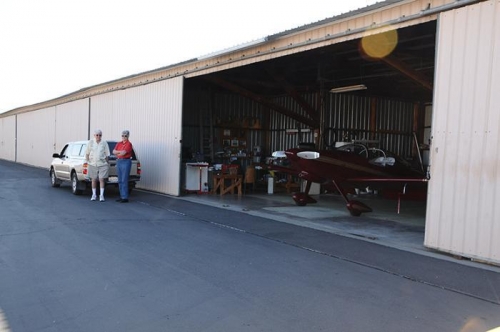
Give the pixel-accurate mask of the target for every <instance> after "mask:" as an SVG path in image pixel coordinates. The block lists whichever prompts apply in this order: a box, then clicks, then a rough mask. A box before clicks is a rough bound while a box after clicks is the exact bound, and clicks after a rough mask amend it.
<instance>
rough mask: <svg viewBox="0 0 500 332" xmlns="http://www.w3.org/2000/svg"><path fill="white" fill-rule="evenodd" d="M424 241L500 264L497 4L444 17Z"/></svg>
mask: <svg viewBox="0 0 500 332" xmlns="http://www.w3.org/2000/svg"><path fill="white" fill-rule="evenodd" d="M438 32H439V33H438V36H439V37H438V45H437V47H438V48H437V51H438V52H437V65H436V68H437V71H436V79H435V103H434V110H433V124H432V135H433V141H432V146H431V160H430V161H431V176H432V178H431V181H430V183H429V194H428V195H429V199H428V204H427V220H426V223H427V224H426V232H425V242H424V243H425V245H426V246H427V247H430V248H435V249H438V250H441V251H446V252H450V253H454V254H457V255H462V256H466V257H471V258H478V259H481V260H485V261H490V262H494V263H500V241H499V240H498V239H500V204H498V202H499V197H500V111H499V108H498V106H499V105H500V94H499V93H498V91H500V38H499V36H500V5H499V3H498V1H486V2H483V3H480V4H477V5H474V6H469V7H464V8H462V9H458V10H454V11H450V12H447V13H443V14H441V16H440V18H439V30H438Z"/></svg>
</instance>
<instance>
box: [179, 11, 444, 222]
mask: <svg viewBox="0 0 500 332" xmlns="http://www.w3.org/2000/svg"><path fill="white" fill-rule="evenodd" d="M389 31H390V32H389V35H387V34H386V33H385V32H384V33H381V34H376V35H374V36H372V38H371V40H361V39H358V40H352V41H347V42H342V43H337V44H332V45H330V46H326V47H320V48H316V49H311V50H308V51H302V52H298V53H295V54H290V55H286V56H282V57H279V58H276V59H272V60H267V61H263V62H257V63H253V64H251V65H246V66H242V67H237V68H232V69H228V70H225V71H220V72H216V73H212V74H209V75H205V76H200V77H195V78H190V79H187V80H186V94H187V95H190V96H191V97H189V100H190V101H191V102H189V103H188V102H186V103H185V114H186V113H191V114H192V115H193V116H190V119H196V121H197V122H193V123H190V124H189V127H190V128H191V129H192V132H193V137H195V138H193V142H192V146H191V148H193V147H194V148H193V149H192V150H194V151H197V152H199V155H200V156H201V155H203V158H204V160H205V161H208V162H212V161H214V158H217V153H218V152H219V150H218V146H220V145H222V146H224V144H225V143H224V142H223V140H224V134H223V132H224V130H229V131H230V136H229V142H228V143H229V144H230V145H231V144H232V141H233V136H235V135H233V129H234V130H236V131H237V132H238V137H236V139H238V140H239V141H241V140H242V139H243V140H245V141H246V146H247V148H246V151H244V152H243V153H244V155H245V157H246V158H247V160H248V156H249V155H250V156H253V154H252V152H253V151H252V149H253V147H254V146H261V147H262V156H263V157H265V156H269V155H270V154H271V153H272V152H273V151H279V150H286V149H289V148H294V147H296V146H297V145H298V144H299V143H300V142H314V143H315V146H316V148H317V149H333V148H334V147H335V145H336V143H337V142H340V141H349V142H351V141H352V140H353V139H354V140H359V141H370V142H377V144H378V146H379V147H380V148H383V149H387V150H391V151H393V152H395V153H397V154H398V155H400V156H402V157H404V158H405V159H407V160H409V161H410V162H411V163H414V164H415V166H416V167H419V168H424V171H425V168H426V166H427V165H423V166H422V165H421V162H420V159H421V157H422V155H423V152H424V151H425V149H426V148H427V147H428V143H429V142H428V141H426V140H424V137H425V134H426V131H428V130H430V124H429V123H426V122H425V119H426V113H428V112H430V111H431V110H432V98H433V77H434V57H435V38H436V22H435V21H431V22H428V23H424V24H419V25H415V26H411V27H407V28H402V29H398V30H389ZM387 36H389V37H387ZM370 43H371V45H372V47H373V45H375V50H373V49H372V50H370V49H369V47H370ZM381 44H386V45H383V46H384V47H382V48H383V49H382V50H377V49H376V48H377V47H378V46H380V45H381ZM363 47H365V48H363ZM371 52H382V53H383V52H387V53H386V54H385V55H384V56H381V57H378V58H377V57H375V55H376V54H374V53H371ZM369 54H372V56H370V55H369ZM359 85H363V86H364V87H366V89H362V90H357V91H346V92H344V93H331V92H330V91H331V89H334V88H339V87H345V86H359ZM185 118H186V116H185ZM427 118H429V117H428V116H427ZM237 119H238V120H239V122H238V121H236V120H237ZM241 129H245V130H241ZM184 132H186V122H184ZM221 132H222V133H221ZM205 142H206V143H205ZM415 143H416V144H415ZM241 147H242V146H241V144H238V149H240V148H241ZM238 152H240V151H238ZM207 156H208V158H207ZM263 159H264V158H262V160H263ZM424 196H425V194H424ZM424 200H425V197H424ZM422 222H424V220H423V221H422Z"/></svg>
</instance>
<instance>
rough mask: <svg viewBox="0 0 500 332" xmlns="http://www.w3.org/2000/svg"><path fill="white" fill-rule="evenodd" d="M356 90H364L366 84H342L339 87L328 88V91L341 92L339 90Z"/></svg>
mask: <svg viewBox="0 0 500 332" xmlns="http://www.w3.org/2000/svg"><path fill="white" fill-rule="evenodd" d="M358 90H366V85H364V84H358V85H350V86H343V87H340V88H333V89H331V90H330V92H331V93H341V92H349V91H358Z"/></svg>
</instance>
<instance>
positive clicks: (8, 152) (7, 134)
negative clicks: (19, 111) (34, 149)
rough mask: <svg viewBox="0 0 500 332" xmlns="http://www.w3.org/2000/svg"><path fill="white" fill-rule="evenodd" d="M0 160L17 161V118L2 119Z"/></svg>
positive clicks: (0, 125) (0, 123)
mask: <svg viewBox="0 0 500 332" xmlns="http://www.w3.org/2000/svg"><path fill="white" fill-rule="evenodd" d="M0 158H1V159H5V160H10V161H15V160H16V116H15V115H13V116H9V117H6V118H0Z"/></svg>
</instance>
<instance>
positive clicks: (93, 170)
mask: <svg viewBox="0 0 500 332" xmlns="http://www.w3.org/2000/svg"><path fill="white" fill-rule="evenodd" d="M108 176H109V165H104V166H93V165H89V177H90V178H91V179H96V180H97V179H107V178H108Z"/></svg>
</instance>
